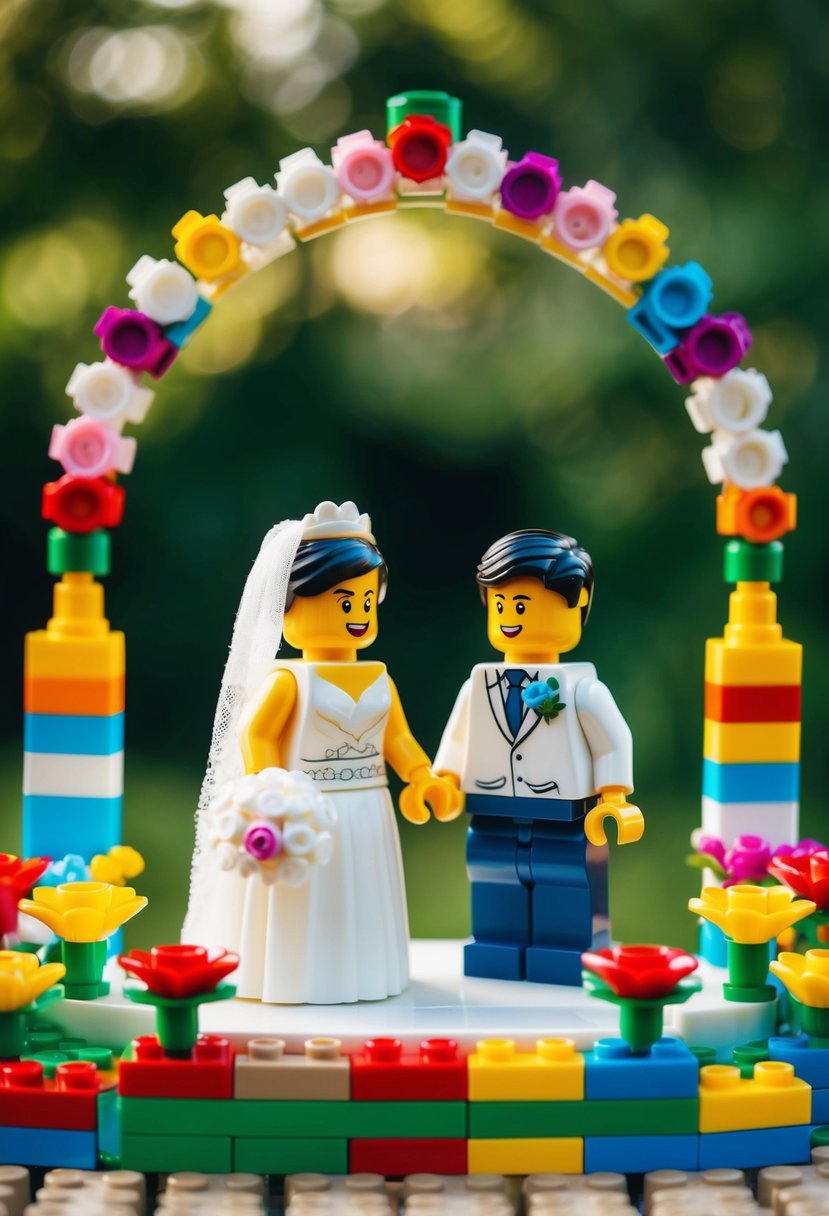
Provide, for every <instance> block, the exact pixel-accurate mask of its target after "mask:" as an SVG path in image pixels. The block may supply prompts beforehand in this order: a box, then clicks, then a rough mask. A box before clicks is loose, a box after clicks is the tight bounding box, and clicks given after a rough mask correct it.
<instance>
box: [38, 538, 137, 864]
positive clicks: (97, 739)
mask: <svg viewBox="0 0 829 1216" xmlns="http://www.w3.org/2000/svg"><path fill="white" fill-rule="evenodd" d="M108 569H109V538H108V536H107V534H106V533H104V532H95V533H90V534H88V535H86V536H70V535H69V534H67V533H65V532H62V531H61V530H60V529H53V531H52V532H51V533H50V536H49V570H50V573H53V574H59V575H60V581H59V582H58V583H57V584H56V585H55V589H54V609H53V616H52V618H51V620H50V621H49V622H48V624H47V626H46V628H45V629H43V630H38V631H37V632H34V633H29V634H27V636H26V645H25V660H24V712H25V726H24V746H25V756H24V768H23V854H24V856H26V857H33V856H46V857H52V858H60V857H63V856H64V855H65V854H67V853H79V854H81V856H83V857H84V859H85V860H87V861H89V859H90V858H91V857H92V856H94V855H95V854H96V853H106V852H107V851H108V850H109V849H110V848H111V847H112V846H113V845H115V844H119V843H120V842H121V801H122V795H123V770H124V676H125V670H126V668H125V647H124V635H123V633H120V632H113V631H111V630H110V627H109V622H108V621H107V619H106V618H105V616H104V589H103V587H102V586H101V584H100V583H98V582H96V581H95V578H94V575H95V574H106V573H108Z"/></svg>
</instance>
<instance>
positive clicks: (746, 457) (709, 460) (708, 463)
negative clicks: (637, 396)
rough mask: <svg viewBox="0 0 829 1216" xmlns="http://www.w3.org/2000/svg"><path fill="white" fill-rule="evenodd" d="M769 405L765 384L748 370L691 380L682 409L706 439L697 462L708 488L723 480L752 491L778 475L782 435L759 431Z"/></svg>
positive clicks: (783, 459) (783, 452) (783, 460)
mask: <svg viewBox="0 0 829 1216" xmlns="http://www.w3.org/2000/svg"><path fill="white" fill-rule="evenodd" d="M770 404H771V389H770V388H769V382H768V380H767V379H766V377H765V376H764V375H763V374H762V373H761V372H757V371H754V370H753V369H751V368H749V369H746V370H743V369H741V368H734V369H733V371H730V372H728V374H727V375H725V376H723V378H722V379H721V380H712V379H711V378H709V377H707V376H706V377H703V378H702V379H700V380H695V381H694V384H693V392H692V394H691V396H690V397H688V398H687V400H686V402H685V407H686V409H687V410H688V413H689V415H690V418H691V421H692V422H693V424H694V426H695V427H696V429H697V430H698V431H699V432H700V434H703V435H708V434H710V435H711V438H712V442H711V444H710V445H709V446H708V447H707V448H705V449H704V450H703V453H702V462H703V464H704V465H705V471H706V473H707V475H708V480H709V481H710V482H712V484H714V485H718V484H720V483H722V482H724V481H727V482H730V483H731V484H732V485H735V486H738V487H739V488H740V489H741V490H755V489H759V488H761V487H763V486H769V485H771V484H772V483H773V482H774V481H776V480H777V478H778V477H779V476H780V473H781V471H782V469H783V465H784V464H785V463H786V461H787V460H788V454H787V452H786V448H785V446H784V444H783V439H782V436H781V434H780V432H779V431H763V430H760V429H759V428H760V425H761V423H762V422H764V421H765V418H766V415H767V413H768V410H769V406H770Z"/></svg>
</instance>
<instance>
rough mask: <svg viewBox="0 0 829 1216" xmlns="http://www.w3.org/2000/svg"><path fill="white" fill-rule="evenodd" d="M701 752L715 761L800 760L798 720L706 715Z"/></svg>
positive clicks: (744, 762)
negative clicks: (727, 719) (739, 719)
mask: <svg viewBox="0 0 829 1216" xmlns="http://www.w3.org/2000/svg"><path fill="white" fill-rule="evenodd" d="M702 754H703V756H704V757H705V759H706V760H716V761H717V762H718V763H719V764H755V763H767V764H783V763H791V762H794V761H796V760H799V759H800V723H799V722H714V721H713V720H712V719H711V718H706V719H705V727H704V731H703V744H702Z"/></svg>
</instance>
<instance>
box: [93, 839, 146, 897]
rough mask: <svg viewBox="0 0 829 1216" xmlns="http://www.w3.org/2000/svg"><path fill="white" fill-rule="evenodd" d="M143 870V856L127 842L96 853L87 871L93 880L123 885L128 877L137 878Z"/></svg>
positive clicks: (115, 885)
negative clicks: (105, 851)
mask: <svg viewBox="0 0 829 1216" xmlns="http://www.w3.org/2000/svg"><path fill="white" fill-rule="evenodd" d="M143 871H144V858H143V857H142V856H141V854H140V853H139V852H138V849H133V848H132V847H131V846H130V845H128V844H116V845H115V846H114V847H113V848H111V849H110V850H109V852H108V853H96V855H95V856H94V857H93V858H92V860H91V861H90V863H89V873H90V874H91V875H92V878H93V879H94V881H95V882H111V883H112V885H113V886H114V887H123V886H124V884H125V883H126V881H127V879H128V878H137V877H138V875H139V874H142V873H143Z"/></svg>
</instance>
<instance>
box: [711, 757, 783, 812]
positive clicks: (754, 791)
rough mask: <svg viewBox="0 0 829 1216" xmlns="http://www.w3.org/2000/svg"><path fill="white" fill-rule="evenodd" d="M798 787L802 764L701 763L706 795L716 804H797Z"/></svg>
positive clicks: (712, 761)
mask: <svg viewBox="0 0 829 1216" xmlns="http://www.w3.org/2000/svg"><path fill="white" fill-rule="evenodd" d="M799 787H800V765H799V764H718V763H717V761H716V760H703V762H702V792H703V795H704V796H705V797H706V798H713V799H714V800H715V801H716V802H794V801H796V800H797V798H798V796H799Z"/></svg>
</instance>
